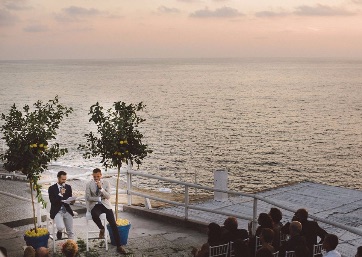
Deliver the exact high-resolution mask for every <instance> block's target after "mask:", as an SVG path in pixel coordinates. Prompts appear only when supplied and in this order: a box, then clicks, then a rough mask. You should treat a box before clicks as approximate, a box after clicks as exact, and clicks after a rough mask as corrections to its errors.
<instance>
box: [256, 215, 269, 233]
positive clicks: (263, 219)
mask: <svg viewBox="0 0 362 257" xmlns="http://www.w3.org/2000/svg"><path fill="white" fill-rule="evenodd" d="M258 224H259V227H258V228H257V229H256V232H255V235H256V236H260V234H261V231H262V229H263V228H270V229H273V220H272V218H271V217H270V215H269V214H268V213H264V212H262V213H260V214H259V217H258Z"/></svg>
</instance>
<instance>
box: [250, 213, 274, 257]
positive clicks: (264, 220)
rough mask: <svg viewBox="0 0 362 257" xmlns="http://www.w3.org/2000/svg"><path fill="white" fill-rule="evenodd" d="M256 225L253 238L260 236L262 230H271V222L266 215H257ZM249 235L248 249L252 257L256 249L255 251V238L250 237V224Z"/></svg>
mask: <svg viewBox="0 0 362 257" xmlns="http://www.w3.org/2000/svg"><path fill="white" fill-rule="evenodd" d="M258 224H259V226H258V227H257V229H256V232H255V236H260V234H261V231H262V229H263V228H269V229H273V221H272V218H271V217H270V215H269V214H268V213H260V214H259V217H258ZM249 235H250V242H249V248H250V253H251V254H252V255H253V254H255V251H256V249H255V241H256V238H255V236H253V235H252V231H251V226H250V224H249Z"/></svg>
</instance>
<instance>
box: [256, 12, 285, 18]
mask: <svg viewBox="0 0 362 257" xmlns="http://www.w3.org/2000/svg"><path fill="white" fill-rule="evenodd" d="M287 15H289V13H287V12H273V11H262V12H257V13H255V16H256V17H266V18H274V17H285V16H287Z"/></svg>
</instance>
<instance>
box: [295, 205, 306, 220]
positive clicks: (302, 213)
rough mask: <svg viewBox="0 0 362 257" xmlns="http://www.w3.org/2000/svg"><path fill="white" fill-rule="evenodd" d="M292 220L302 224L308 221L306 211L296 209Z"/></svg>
mask: <svg viewBox="0 0 362 257" xmlns="http://www.w3.org/2000/svg"><path fill="white" fill-rule="evenodd" d="M294 218H295V220H296V221H299V222H302V223H303V222H304V221H306V220H307V219H308V211H307V210H306V209H303V208H302V209H298V210H297V211H296V212H295V214H294Z"/></svg>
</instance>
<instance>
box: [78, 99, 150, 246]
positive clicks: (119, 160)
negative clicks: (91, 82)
mask: <svg viewBox="0 0 362 257" xmlns="http://www.w3.org/2000/svg"><path fill="white" fill-rule="evenodd" d="M144 108H145V105H143V103H142V102H141V103H138V104H128V105H127V104H126V103H124V102H122V101H119V102H115V103H114V104H113V108H110V109H108V110H104V108H103V107H102V106H100V105H99V103H98V102H97V103H96V104H95V105H92V106H91V108H90V112H89V114H90V115H91V118H90V120H89V121H93V122H94V123H95V124H96V125H97V132H98V135H96V134H94V133H93V132H90V133H88V134H85V137H86V139H87V143H86V144H85V145H79V149H81V150H83V151H85V153H84V154H83V157H84V158H90V157H96V156H100V157H101V158H102V159H101V163H102V165H103V166H105V167H106V168H107V167H117V170H118V174H117V185H116V204H115V215H116V223H117V225H118V226H122V225H123V224H125V221H124V220H122V219H118V187H119V176H120V168H121V167H122V164H123V163H126V164H129V163H130V164H132V165H133V163H134V162H135V163H136V164H137V165H138V166H139V165H140V164H141V163H142V160H143V159H144V158H145V157H146V156H147V154H149V153H152V150H150V149H149V148H148V145H146V144H144V143H142V139H143V135H142V133H141V132H140V131H139V130H138V126H139V124H141V123H142V122H144V121H145V119H143V118H141V117H139V116H138V112H140V111H142V110H143V109H144ZM121 238H122V237H121ZM111 239H112V238H111Z"/></svg>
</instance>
